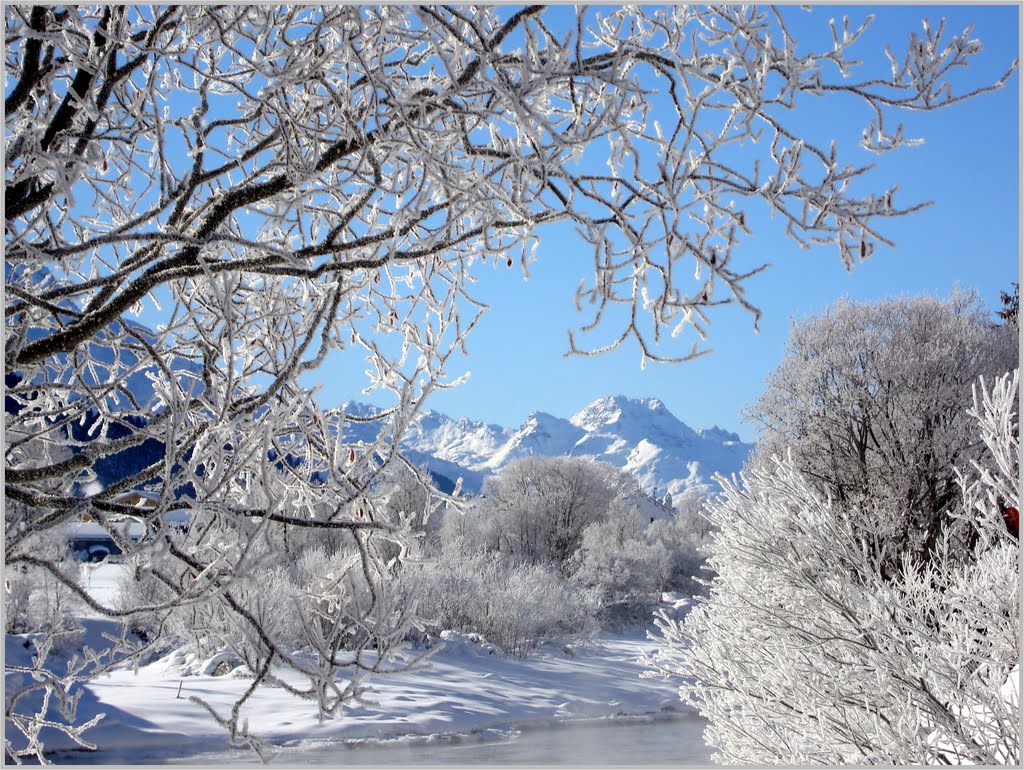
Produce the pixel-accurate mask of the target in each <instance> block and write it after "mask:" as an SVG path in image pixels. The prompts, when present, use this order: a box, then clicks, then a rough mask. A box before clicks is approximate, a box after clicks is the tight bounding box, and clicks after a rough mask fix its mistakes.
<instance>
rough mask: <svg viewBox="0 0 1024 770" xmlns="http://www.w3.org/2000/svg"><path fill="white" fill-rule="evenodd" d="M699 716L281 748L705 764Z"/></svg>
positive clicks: (368, 758) (411, 761)
mask: <svg viewBox="0 0 1024 770" xmlns="http://www.w3.org/2000/svg"><path fill="white" fill-rule="evenodd" d="M704 726H705V722H704V720H703V719H702V718H701V717H699V716H697V715H695V714H687V715H680V716H673V717H656V718H647V719H617V720H600V721H586V722H577V723H561V724H555V725H552V726H550V727H531V728H524V729H521V730H512V731H509V732H500V731H497V730H488V731H485V732H483V733H480V734H474V735H468V736H459V735H454V736H447V737H443V738H432V739H430V740H426V741H423V740H418V741H408V740H395V741H384V742H349V743H346V744H342V745H340V746H339V745H338V744H336V743H335V744H321V745H317V744H307V745H304V746H301V747H294V748H287V749H285V750H284V751H282V752H281V754H279V755H278V756H277V757H276V758H275V759H274V761H273V763H272V764H271V767H272V766H274V765H277V764H282V765H303V766H305V765H334V766H341V765H398V766H403V767H405V766H415V765H490V764H523V765H534V766H536V765H541V766H551V765H565V764H568V765H586V766H592V767H600V766H609V767H623V766H631V765H632V766H638V765H642V766H645V767H652V766H659V765H661V766H672V767H685V766H707V765H710V764H711V752H710V750H709V749H708V748H707V747H706V746H705V745H704V741H703V739H702V737H701V734H702V733H703V730H704ZM253 759H254V757H253V755H252V753H251V752H248V751H240V750H239V751H232V752H216V753H210V754H204V755H201V756H198V757H190V758H188V759H185V760H179V761H182V762H187V763H188V764H190V765H195V764H199V765H202V766H204V767H214V766H218V765H224V764H227V765H230V764H247V763H251V762H252V761H253Z"/></svg>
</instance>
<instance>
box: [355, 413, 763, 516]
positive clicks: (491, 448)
mask: <svg viewBox="0 0 1024 770" xmlns="http://www.w3.org/2000/svg"><path fill="white" fill-rule="evenodd" d="M367 409H372V407H367V406H366V405H365V404H361V403H359V402H347V403H346V404H345V405H343V407H342V411H347V412H350V413H352V412H356V413H359V414H362V415H365V414H366V410H367ZM363 427H364V428H365V425H364V426H363ZM346 434H348V436H347V437H348V438H350V440H360V439H361V438H363V437H365V433H362V435H361V436H357V435H356V434H355V433H349V431H348V430H347V429H346ZM401 445H402V448H403V449H404V450H405V451H406V452H407V453H409V454H410V459H413V458H415V459H414V461H415V462H417V464H419V465H421V466H423V467H425V468H427V469H428V470H430V471H431V472H432V473H434V474H437V475H441V476H446V477H450V475H451V474H452V473H456V472H460V469H461V475H462V476H463V482H464V488H465V489H466V490H467V491H468V492H478V491H479V487H480V486H482V483H483V480H484V479H485V478H486V476H487V475H489V474H492V473H495V472H498V471H500V470H501V469H502V468H504V467H505V466H506V465H508V464H509V463H510V462H512V461H514V460H517V459H519V458H522V457H556V456H566V455H570V456H575V457H590V458H593V459H595V460H601V461H604V462H607V463H610V464H611V465H614V466H616V467H618V468H622V469H623V470H626V471H627V472H629V473H631V474H632V475H633V476H634V477H635V478H636V479H637V481H638V482H639V483H640V486H641V487H642V488H643V489H644V491H645V492H647V493H648V494H651V495H655V496H657V497H659V498H663V497H664V496H665V495H670V496H673V497H674V496H676V495H679V494H682V493H685V492H686V491H687V490H690V489H692V488H703V489H707V488H710V486H711V484H712V483H713V478H714V475H715V474H716V473H723V474H726V475H729V474H732V473H737V472H738V471H739V470H740V469H741V468H742V467H743V465H744V463H745V462H746V460H747V456H748V455H749V453H750V451H751V449H753V444H747V443H744V442H742V441H740V439H739V436H738V435H737V434H736V433H733V432H731V431H727V430H724V429H722V428H719V427H718V426H712V427H710V428H700V429H697V430H695V429H693V428H691V427H690V426H689V425H687V424H686V423H684V422H683V421H681V420H680V419H679V418H677V417H676V416H675V415H674V414H672V412H671V411H669V409H668V408H667V407H666V406H665V405H664V403H662V402H661V401H660V400H658V399H656V398H631V397H627V396H621V395H619V396H604V397H602V398H599V399H596V400H595V401H592V402H591V403H590V404H587V405H586V406H585V407H583V408H582V409H580V410H579V411H577V412H575V413H574V414H573V415H572V416H570V417H569V418H564V417H558V416H555V415H551V414H548V413H546V412H543V411H537V412H532V413H531V414H530V415H529V416H527V418H526V420H524V422H523V424H522V425H520V426H518V427H515V428H510V427H505V426H501V425H496V424H491V423H484V422H481V421H477V420H471V419H468V418H466V417H451V416H449V415H447V414H445V413H443V412H438V411H434V410H429V411H426V412H424V413H423V414H422V415H420V417H419V418H418V420H417V422H416V423H415V424H414V425H413V426H411V427H410V429H409V430H408V431H407V433H406V435H405V437H404V438H403V439H402V442H401ZM453 481H454V479H453Z"/></svg>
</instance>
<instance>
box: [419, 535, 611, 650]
mask: <svg viewBox="0 0 1024 770" xmlns="http://www.w3.org/2000/svg"><path fill="white" fill-rule="evenodd" d="M403 583H404V585H405V586H406V590H407V591H408V592H409V594H410V595H412V596H414V597H415V598H416V599H417V600H418V601H419V608H420V613H421V614H422V615H423V616H424V617H426V618H429V619H430V620H429V623H428V626H429V628H431V629H432V630H434V631H435V632H436V631H441V630H444V629H451V630H454V631H463V632H476V633H479V634H482V635H483V636H484V637H486V638H487V639H488V640H490V641H491V642H494V643H495V644H497V645H499V646H500V647H502V648H503V649H504V650H505V651H506V652H508V653H509V654H512V655H518V656H525V655H527V654H528V653H529V651H530V649H531V648H532V647H533V645H534V644H535V643H536V642H537V640H538V639H540V638H542V637H557V638H564V637H573V638H576V637H579V636H585V635H588V634H590V633H592V632H593V631H594V630H595V628H596V625H595V620H594V614H595V612H596V610H597V608H598V602H597V596H596V594H594V593H593V592H591V591H588V590H586V589H583V588H581V587H579V586H577V585H574V584H571V583H570V582H569V581H567V580H566V579H565V578H564V577H563V576H562V575H561V573H560V572H559V571H558V570H557V569H555V568H554V567H553V566H550V565H549V566H543V565H537V564H515V563H511V562H509V561H508V560H506V559H504V558H503V557H501V556H499V555H497V554H494V553H477V554H475V555H472V556H466V557H463V558H461V559H437V560H435V561H430V562H428V563H424V564H420V565H415V566H410V568H409V569H408V570H407V572H406V574H405V575H404V577H403Z"/></svg>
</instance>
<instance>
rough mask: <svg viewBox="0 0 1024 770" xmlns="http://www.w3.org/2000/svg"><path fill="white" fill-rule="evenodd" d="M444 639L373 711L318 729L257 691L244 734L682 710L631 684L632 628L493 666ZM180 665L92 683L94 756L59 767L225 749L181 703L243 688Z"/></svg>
mask: <svg viewBox="0 0 1024 770" xmlns="http://www.w3.org/2000/svg"><path fill="white" fill-rule="evenodd" d="M87 580H88V583H89V585H90V590H91V591H92V592H94V593H95V594H97V596H98V597H101V596H102V597H103V598H107V595H109V594H107V592H112V591H113V586H114V581H115V580H116V570H115V568H113V567H112V566H110V565H104V566H103V567H100V568H99V569H97V570H96V571H95V572H94V573H92V574H91V576H89V577H88V578H87ZM105 594H107V595H105ZM93 622H94V623H99V622H100V621H93ZM95 630H96V631H98V630H99V629H98V628H97V629H95ZM449 636H450V638H449V639H448V640H447V641H446V643H445V646H444V649H442V650H441V651H440V652H439V653H437V654H436V655H434V656H433V657H431V658H430V660H429V661H428V663H427V666H426V667H425V668H424V669H422V670H418V671H412V672H405V673H400V674H394V675H389V676H386V677H376V678H374V679H372V680H371V688H372V690H371V693H370V696H369V697H370V698H371V699H372V700H373V701H374V703H375V705H360V704H353V705H352V706H351V707H350V708H347V709H346V710H345V713H344V715H343V716H342V717H341V718H339V719H335V720H329V721H326V722H324V723H322V724H321V723H319V721H318V719H317V714H316V708H315V706H314V705H313V704H312V703H309V702H304V701H301V700H298V699H296V698H293V697H291V696H289V695H287V694H286V693H283V692H281V691H280V690H276V689H269V688H265V689H263V690H262V691H260V692H258V693H257V694H256V695H255V696H254V697H253V698H251V699H250V701H249V703H247V704H246V707H245V710H244V712H243V713H244V715H245V716H246V717H247V718H248V720H249V727H250V730H251V731H252V732H253V733H255V734H257V735H260V736H262V737H265V738H267V739H269V740H271V741H272V742H274V743H276V744H278V745H284V746H292V747H300V746H307V747H309V746H313V745H321V746H322V745H323V744H325V743H327V744H337V743H338V742H353V741H354V742H363V741H368V740H369V741H380V740H392V739H403V740H405V741H406V742H409V740H410V739H412V742H413V743H416V742H420V743H422V742H424V741H425V740H426V741H435V742H436V741H437V740H442V739H445V737H446V736H453V735H467V734H473V735H477V736H481V735H486V734H487V733H488V732H489V731H497V734H505V735H507V734H510V733H511V732H514V731H516V730H522V729H524V728H532V727H540V726H547V725H551V724H552V723H559V722H576V721H578V720H606V719H608V718H622V717H625V716H631V715H660V716H669V715H674V716H687V714H688V713H689V712H686V711H685V709H684V707H683V706H682V704H681V703H680V701H679V698H678V695H677V693H676V684H675V683H672V682H667V681H664V680H660V679H641V678H640V674H641V673H642V672H643V670H644V668H643V666H642V665H641V664H640V663H639V661H638V658H639V656H640V654H641V652H642V651H643V650H646V649H650V648H651V643H650V642H648V641H646V640H644V639H643V635H642V633H641V632H639V631H638V632H636V633H635V634H633V635H632V636H630V637H622V636H608V635H606V636H602V637H599V638H597V639H595V640H594V641H592V642H589V643H586V644H582V645H574V646H572V647H571V648H566V649H564V648H563V647H561V646H554V645H552V646H548V647H544V648H542V649H540V650H538V651H537V652H536V653H535V654H533V655H531V656H530V657H529V658H526V659H518V658H510V657H505V656H503V655H501V654H500V653H496V652H493V648H491V647H490V646H489V645H481V644H477V643H474V642H473V641H471V640H470V639H469V638H468V637H466V636H464V635H455V634H452V635H449ZM181 662H182V655H181V654H180V653H178V654H176V655H170V656H167V657H166V658H163V659H161V660H157V661H155V662H153V663H151V664H149V665H147V666H143V667H140V669H139V670H138V672H137V673H136V672H135V671H131V670H125V671H116V672H113V673H112V674H110V675H109V676H105V677H102V678H100V679H98V680H97V681H95V682H94V683H92V684H91V685H90V686H89V687H88V692H87V693H86V696H85V697H83V703H82V707H81V708H80V712H79V716H80V717H84V716H86V715H87V714H91V713H97V712H99V711H105V712H107V717H106V719H104V721H103V722H102V723H101V724H100V725H99V726H98V727H97V728H95V729H94V730H93V731H91V732H90V735H89V737H90V739H91V740H93V741H95V742H96V743H97V744H98V745H99V746H100V747H101V748H102V750H101V752H99V753H98V754H96V755H93V756H91V757H88V758H86V757H84V756H82V755H80V754H78V753H77V752H76V753H74V754H69V755H65V756H64V757H62V759H61V760H60V761H65V762H66V761H82V760H85V761H88V762H90V763H92V762H146V761H167V760H169V759H173V758H175V757H187V756H194V755H196V754H199V753H209V752H217V751H223V750H224V749H226V748H228V746H227V739H226V735H225V733H224V731H223V730H222V729H221V728H219V727H218V726H217V725H216V724H215V723H214V722H213V720H212V719H211V718H210V717H209V715H208V714H207V713H206V712H205V711H204V710H203V709H202V708H201V707H200V706H198V705H197V704H195V703H193V702H191V701H190V700H188V696H190V695H198V696H200V697H202V698H203V699H205V700H207V701H208V702H209V703H210V704H211V705H212V706H214V708H216V709H217V710H218V711H221V712H222V713H226V712H227V711H228V710H229V709H230V706H231V703H232V702H233V699H234V698H236V697H238V696H239V695H241V694H242V693H243V692H244V690H245V689H246V688H247V687H248V684H249V680H246V679H244V678H237V677H234V676H231V675H228V676H220V677H213V676H203V675H188V676H187V675H183V673H182V666H181ZM179 686H180V688H181V689H180V697H178V691H179ZM82 709H84V711H83V710H82ZM693 729H694V730H695V728H693ZM695 731H696V730H695ZM696 732H697V734H699V731H696ZM666 759H668V758H666Z"/></svg>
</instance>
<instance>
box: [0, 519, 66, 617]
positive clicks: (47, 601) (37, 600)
mask: <svg viewBox="0 0 1024 770" xmlns="http://www.w3.org/2000/svg"><path fill="white" fill-rule="evenodd" d="M34 548H35V551H34V552H35V554H36V557H37V558H39V559H45V560H46V561H47V562H49V563H50V564H51V565H52V566H53V567H54V568H55V569H57V570H58V571H59V572H60V574H61V575H63V576H64V580H61V579H60V578H58V577H57V576H55V575H54V574H53V573H51V572H50V571H49V570H46V569H43V568H41V567H38V566H36V565H33V564H19V565H18V566H16V567H14V568H8V569H5V570H4V589H5V591H4V594H5V595H4V627H5V630H6V632H7V633H9V634H24V633H38V632H68V631H72V630H74V629H76V628H77V626H78V624H77V622H76V621H75V619H74V615H75V613H76V612H77V611H78V610H79V609H80V608H81V601H80V600H79V599H78V597H77V596H76V595H75V594H74V593H73V592H72V591H71V589H70V588H68V586H67V583H68V582H70V583H72V584H74V583H77V582H78V578H79V574H80V570H81V568H80V566H79V564H78V562H77V561H75V559H74V558H73V557H72V555H71V552H70V550H69V549H68V547H67V545H66V543H65V542H64V541H62V540H58V539H52V540H51V539H46V538H37V539H36V542H35V544H34Z"/></svg>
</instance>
